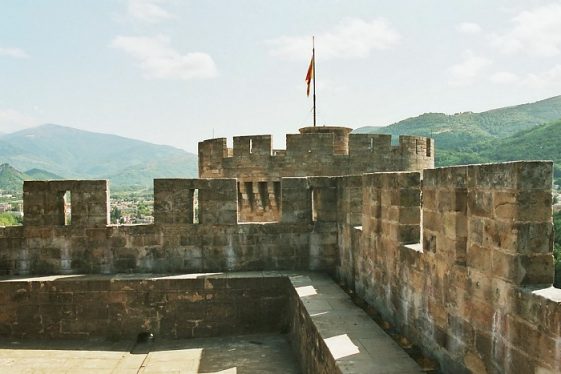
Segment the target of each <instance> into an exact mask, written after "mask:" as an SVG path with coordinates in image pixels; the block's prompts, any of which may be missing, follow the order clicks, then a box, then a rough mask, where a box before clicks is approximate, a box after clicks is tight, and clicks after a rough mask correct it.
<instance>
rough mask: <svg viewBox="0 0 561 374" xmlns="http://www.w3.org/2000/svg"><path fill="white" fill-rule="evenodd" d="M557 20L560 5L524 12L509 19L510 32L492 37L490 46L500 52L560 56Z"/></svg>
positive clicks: (559, 23) (560, 28)
mask: <svg viewBox="0 0 561 374" xmlns="http://www.w3.org/2000/svg"><path fill="white" fill-rule="evenodd" d="M560 20H561V3H560V2H555V3H551V4H548V5H543V6H540V7H537V8H534V9H531V10H524V11H522V12H520V13H518V14H517V15H516V16H515V17H514V18H512V20H511V22H512V24H513V27H512V29H511V30H509V31H508V32H505V33H503V34H495V35H492V36H491V42H492V45H493V46H495V47H497V48H499V49H500V50H501V51H502V52H503V53H518V52H526V53H529V54H532V55H534V54H537V55H539V56H556V55H559V54H560V53H561V21H560Z"/></svg>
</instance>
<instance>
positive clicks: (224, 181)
mask: <svg viewBox="0 0 561 374" xmlns="http://www.w3.org/2000/svg"><path fill="white" fill-rule="evenodd" d="M349 139H351V140H352V136H351V137H350V138H349ZM378 139H380V138H379V137H378ZM412 140H415V139H412ZM407 141H411V139H408V140H407ZM350 144H351V142H349V148H350ZM409 144H414V142H411V143H409ZM349 151H350V149H349ZM552 170H553V165H552V163H551V162H543V161H534V162H526V161H523V162H510V163H502V164H488V165H468V166H459V167H449V168H438V169H427V170H423V171H422V172H419V171H402V172H378V173H363V174H360V175H351V176H305V177H281V178H279V181H278V182H277V184H276V185H274V187H272V188H269V187H270V186H268V185H267V184H261V185H259V184H257V185H256V186H257V187H256V188H255V189H254V187H253V186H254V182H247V181H246V182H240V180H237V179H234V178H206V179H157V180H155V181H154V219H155V220H154V224H150V225H133V226H115V225H109V224H108V221H107V214H108V211H109V207H108V198H109V196H108V194H109V188H108V183H107V181H41V182H36V181H29V182H25V185H24V191H25V194H24V208H25V216H24V224H23V226H19V227H16V226H14V227H6V228H0V271H1V272H2V273H4V274H7V275H16V274H21V275H27V274H81V273H94V274H97V273H185V272H224V271H250V270H259V271H262V270H286V269H294V270H320V271H324V272H328V273H331V274H332V275H333V276H334V277H336V278H338V280H339V281H340V282H341V283H342V284H345V285H346V286H347V287H348V288H349V289H351V290H353V293H354V295H356V297H358V298H361V299H363V300H364V301H366V303H368V304H369V305H370V306H372V307H373V308H375V309H376V310H377V311H379V313H381V315H382V316H383V317H384V318H385V319H386V320H388V321H390V322H391V323H392V324H393V325H394V326H396V327H397V328H398V329H399V330H400V331H401V332H402V333H403V335H405V336H407V338H408V339H410V340H411V341H412V342H414V343H416V344H419V345H420V346H422V347H423V350H424V351H426V352H427V353H429V354H430V355H431V356H432V357H434V358H435V359H437V360H438V361H439V363H440V365H441V369H442V371H443V372H465V371H466V370H470V371H473V372H484V371H488V372H489V371H497V372H505V373H516V372H559V370H560V369H561V361H560V360H559V354H558V352H559V344H560V343H559V342H560V341H561V303H560V302H559V300H561V290H559V289H555V288H552V287H551V283H552V280H553V274H554V266H553V256H552V250H553V248H552V244H553V242H552V237H553V229H552V217H551V213H552V209H551V203H552V201H551V200H552V198H551V185H552V183H551V182H552ZM256 183H265V182H256ZM250 186H251V187H250ZM250 190H251V191H250ZM66 192H70V193H71V194H72V200H71V202H70V203H71V205H72V210H71V216H72V219H71V220H70V221H66V220H64V219H63V218H64V214H65V211H66V204H68V202H67V201H66V200H65V199H64V198H63V196H64V195H65V193H66ZM250 192H251V194H250ZM244 195H245V196H244ZM250 195H251V196H252V197H250ZM251 199H255V200H256V202H255V204H261V206H262V207H264V206H268V205H269V202H270V201H269V200H270V199H273V200H275V199H276V200H275V201H274V202H270V203H271V204H273V203H274V205H275V206H276V207H278V209H279V214H278V217H277V218H276V219H275V220H274V221H272V222H268V223H263V222H242V221H243V220H242V219H241V218H242V217H243V215H242V213H243V211H244V210H245V209H250V208H249V207H248V206H244V205H240V201H249V200H251ZM245 218H247V216H246V217H245ZM260 218H261V217H258V219H256V220H255V221H260ZM18 292H19V291H18ZM4 299H5V300H4V303H9V304H10V305H12V306H13V305H14V303H19V302H25V300H27V299H26V298H25V297H23V296H22V297H18V298H15V297H14V298H13V299H10V300H8V299H6V298H4ZM6 300H8V301H6ZM40 300H43V299H40ZM1 306H3V307H4V305H1ZM13 310H15V309H13ZM12 317H13V316H12ZM12 317H10V318H12ZM14 318H15V317H14ZM14 318H12V319H11V320H14ZM2 321H6V319H4V320H1V321H0V327H2V328H0V336H13V334H17V333H20V332H22V331H24V332H25V328H27V327H28V325H26V324H21V323H19V324H13V325H6V324H5V322H2ZM3 323H4V324H3ZM2 324H3V325H2ZM22 329H24V330H22ZM37 331H42V330H34V332H35V333H37ZM56 331H59V330H58V327H57V330H56ZM10 334H12V335H10ZM39 334H43V333H42V332H39ZM451 341H453V342H454V343H453V344H451V343H450V342H451Z"/></svg>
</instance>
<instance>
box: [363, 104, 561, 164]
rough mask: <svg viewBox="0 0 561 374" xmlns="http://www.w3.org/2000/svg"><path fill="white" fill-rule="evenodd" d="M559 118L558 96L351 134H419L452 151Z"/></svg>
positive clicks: (426, 116) (436, 115)
mask: <svg viewBox="0 0 561 374" xmlns="http://www.w3.org/2000/svg"><path fill="white" fill-rule="evenodd" d="M560 118H561V96H555V97H552V98H549V99H545V100H540V101H537V102H535V103H529V104H522V105H516V106H510V107H505V108H499V109H493V110H489V111H486V112H482V113H473V112H463V113H456V114H453V115H447V114H444V113H425V114H422V115H420V116H417V117H413V118H408V119H405V120H403V121H399V122H396V123H394V124H391V125H389V126H385V127H361V128H358V129H356V130H355V131H354V132H355V133H378V134H392V135H395V136H397V135H421V136H428V137H432V138H434V139H435V141H436V149H437V157H438V152H439V151H441V150H456V149H458V148H459V147H467V146H471V145H473V144H475V143H479V142H481V141H486V140H491V139H501V138H506V137H509V136H512V135H514V134H515V133H517V132H519V131H523V130H528V129H531V128H533V127H535V126H539V125H542V124H545V123H548V122H552V121H556V120H558V119H560Z"/></svg>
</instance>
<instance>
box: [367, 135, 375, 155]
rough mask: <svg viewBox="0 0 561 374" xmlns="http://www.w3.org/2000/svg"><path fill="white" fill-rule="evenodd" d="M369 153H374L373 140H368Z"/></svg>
mask: <svg viewBox="0 0 561 374" xmlns="http://www.w3.org/2000/svg"><path fill="white" fill-rule="evenodd" d="M368 149H369V150H370V152H373V151H374V138H370V145H369V146H368Z"/></svg>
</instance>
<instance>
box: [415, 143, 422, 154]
mask: <svg viewBox="0 0 561 374" xmlns="http://www.w3.org/2000/svg"><path fill="white" fill-rule="evenodd" d="M420 148H421V147H420V146H419V141H418V140H416V139H415V153H417V154H419V153H420V150H419V149H420Z"/></svg>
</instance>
